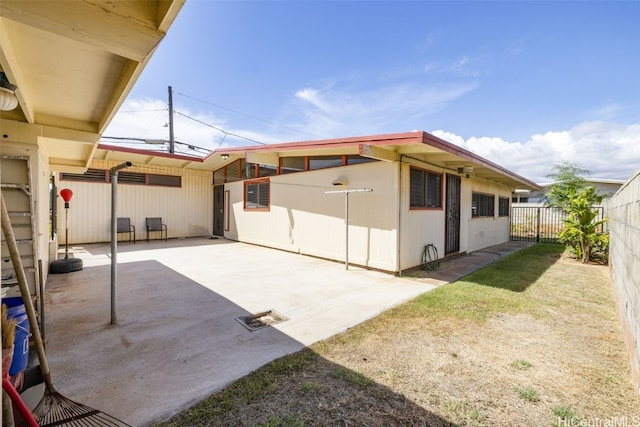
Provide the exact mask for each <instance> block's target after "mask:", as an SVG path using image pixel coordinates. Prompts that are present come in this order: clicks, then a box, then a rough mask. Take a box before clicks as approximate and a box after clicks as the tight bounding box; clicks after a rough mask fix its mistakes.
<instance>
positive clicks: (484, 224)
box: [460, 178, 512, 252]
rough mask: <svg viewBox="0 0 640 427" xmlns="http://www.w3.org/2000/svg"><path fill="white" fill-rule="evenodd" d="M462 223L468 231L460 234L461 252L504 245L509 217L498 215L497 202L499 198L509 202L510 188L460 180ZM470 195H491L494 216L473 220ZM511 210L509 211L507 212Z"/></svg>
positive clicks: (507, 234) (507, 232)
mask: <svg viewBox="0 0 640 427" xmlns="http://www.w3.org/2000/svg"><path fill="white" fill-rule="evenodd" d="M462 182H463V184H462V186H463V191H462V195H463V196H462V197H463V201H462V202H461V205H462V207H463V209H462V221H463V222H466V223H467V229H468V231H467V232H466V233H464V234H463V233H461V236H462V238H463V239H466V241H465V242H464V244H462V242H461V245H460V246H461V248H460V249H461V250H463V249H462V247H464V248H465V249H464V251H466V252H473V251H477V250H479V249H482V248H486V247H488V246H493V245H497V244H499V243H504V242H507V241H508V240H509V216H502V217H501V216H499V215H498V200H499V198H500V197H504V198H507V199H508V200H509V201H511V191H512V189H511V188H507V187H504V186H501V185H497V184H492V183H489V182H486V181H481V180H476V179H465V178H463V179H462ZM472 193H482V194H493V195H494V196H495V199H494V216H493V217H492V218H477V217H476V218H474V217H473V216H472V211H471V197H472ZM510 211H511V209H509V212H510Z"/></svg>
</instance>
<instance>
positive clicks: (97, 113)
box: [0, 0, 184, 168]
mask: <svg viewBox="0 0 640 427" xmlns="http://www.w3.org/2000/svg"><path fill="white" fill-rule="evenodd" d="M183 4H184V0H122V1H104V0H83V1H66V0H62V1H56V0H49V1H37V0H36V1H31V0H19V1H15V0H2V1H1V2H0V69H1V70H2V71H3V72H5V73H6V75H7V77H8V78H9V81H10V82H11V83H13V84H15V85H17V86H18V89H17V90H16V96H17V98H18V101H19V106H18V108H16V109H15V110H13V111H8V112H0V118H2V119H7V120H13V121H18V122H26V123H29V124H32V125H41V126H46V127H49V128H57V129H59V130H60V131H61V132H58V133H59V134H60V133H64V131H67V133H68V135H59V138H54V139H51V140H43V141H41V142H42V143H43V144H47V149H48V151H49V153H50V155H51V158H52V159H53V163H52V167H54V168H55V167H61V166H63V165H64V164H67V163H70V164H74V165H76V164H84V166H85V167H86V166H87V165H88V163H89V162H90V161H91V157H92V155H93V153H94V150H95V147H96V146H97V143H98V139H99V136H100V134H101V133H102V132H103V131H104V130H105V128H106V127H107V126H108V124H109V122H110V121H111V119H112V118H113V116H114V115H115V113H116V112H117V110H118V108H119V107H120V105H121V104H122V102H124V99H125V98H126V96H127V95H128V93H129V92H130V91H131V88H132V87H133V84H134V83H135V81H136V80H137V78H138V77H139V75H140V73H141V72H142V70H143V68H144V66H145V65H146V63H147V62H148V59H149V58H150V56H151V55H152V54H153V52H154V50H155V49H156V47H157V46H158V43H160V41H161V40H162V38H163V37H164V36H165V34H166V31H167V29H168V28H169V26H170V25H171V23H172V22H173V21H174V19H175V17H176V16H177V14H178V12H179V10H180V8H181V7H182V5H183ZM77 131H81V132H84V133H86V134H93V138H92V141H91V145H90V149H87V147H86V141H85V140H82V141H76V140H75V139H74V137H73V135H74V134H73V133H74V132H77ZM74 142H77V144H78V146H75V145H74ZM56 159H59V160H60V162H58V160H56Z"/></svg>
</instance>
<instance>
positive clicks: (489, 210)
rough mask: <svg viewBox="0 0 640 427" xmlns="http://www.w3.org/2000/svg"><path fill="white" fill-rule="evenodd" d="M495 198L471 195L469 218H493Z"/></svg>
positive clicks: (477, 194) (485, 195) (484, 195)
mask: <svg viewBox="0 0 640 427" xmlns="http://www.w3.org/2000/svg"><path fill="white" fill-rule="evenodd" d="M494 200H495V196H493V195H488V194H480V193H473V194H472V195H471V216H472V217H474V218H478V217H493V214H494V211H495V208H494Z"/></svg>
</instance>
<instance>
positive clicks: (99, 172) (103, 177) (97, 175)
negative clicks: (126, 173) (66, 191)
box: [60, 169, 109, 182]
mask: <svg viewBox="0 0 640 427" xmlns="http://www.w3.org/2000/svg"><path fill="white" fill-rule="evenodd" d="M108 175H109V174H108V173H107V171H106V170H103V169H87V171H86V172H85V173H67V172H62V173H61V174H60V179H61V180H64V181H90V182H109V179H108Z"/></svg>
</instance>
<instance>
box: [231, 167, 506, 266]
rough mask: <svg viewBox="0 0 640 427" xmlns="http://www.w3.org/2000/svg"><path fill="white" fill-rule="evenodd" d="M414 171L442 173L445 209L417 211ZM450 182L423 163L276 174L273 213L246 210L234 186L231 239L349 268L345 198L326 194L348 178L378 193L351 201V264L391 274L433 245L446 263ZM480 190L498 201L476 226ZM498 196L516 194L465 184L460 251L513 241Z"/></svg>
mask: <svg viewBox="0 0 640 427" xmlns="http://www.w3.org/2000/svg"><path fill="white" fill-rule="evenodd" d="M400 165H401V166H400ZM412 165H413V166H415V167H422V168H424V169H428V170H429V171H431V172H435V173H442V176H443V180H442V181H443V185H442V208H434V209H410V206H409V193H410V181H409V178H410V168H411V166H412ZM400 167H401V170H402V177H400V174H399V168H400ZM445 177H446V171H445V170H443V169H441V168H438V167H434V166H426V165H424V164H420V162H411V163H408V162H402V163H399V162H393V163H392V162H383V161H379V162H372V163H364V164H359V165H351V166H343V167H336V168H329V169H321V170H314V171H307V172H298V173H293V174H285V175H277V176H272V177H270V178H269V179H270V208H269V210H267V211H264V210H263V211H260V210H253V209H249V210H246V209H244V182H243V181H240V182H233V183H227V184H225V185H224V188H225V191H226V192H228V194H229V196H228V197H229V203H228V206H225V209H226V210H228V211H230V212H227V217H228V218H229V221H228V224H227V229H226V230H225V233H224V234H225V237H227V238H229V239H232V240H237V241H242V242H246V243H252V244H258V245H263V246H268V247H273V248H277V249H282V250H287V251H292V252H297V253H301V254H305V255H312V256H317V257H321V258H326V259H331V260H335V261H344V259H345V240H346V233H345V222H344V217H345V196H344V194H342V193H337V194H327V193H326V192H327V191H336V190H338V189H339V188H340V187H333V186H331V183H332V182H333V181H334V180H336V179H338V178H340V179H346V180H347V181H348V187H347V188H349V189H357V188H372V189H373V192H371V193H351V194H350V195H349V263H353V264H357V265H362V266H365V267H369V268H374V269H379V270H383V271H392V272H398V271H401V270H406V269H410V268H413V267H416V266H419V265H421V262H422V252H423V249H424V247H425V246H426V245H427V244H433V245H434V246H435V247H436V248H437V250H438V254H439V256H440V257H443V256H444V251H445V217H446V212H445V195H446V188H445V185H446V184H445V183H446V179H445ZM473 191H478V192H482V193H487V194H494V196H495V217H493V218H473V219H472V217H471V205H472V200H471V194H472V192H473ZM499 196H502V197H505V198H507V199H509V198H510V196H511V189H510V188H507V187H504V186H499V185H494V184H490V183H486V182H483V181H480V180H476V179H473V178H462V181H461V199H460V205H461V206H460V211H461V218H460V251H461V252H465V251H473V250H477V249H481V248H484V247H487V246H491V245H494V244H498V243H502V242H505V241H507V240H509V217H508V216H507V217H498V199H499ZM399 237H400V238H399ZM398 245H400V246H398ZM398 247H400V250H398Z"/></svg>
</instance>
